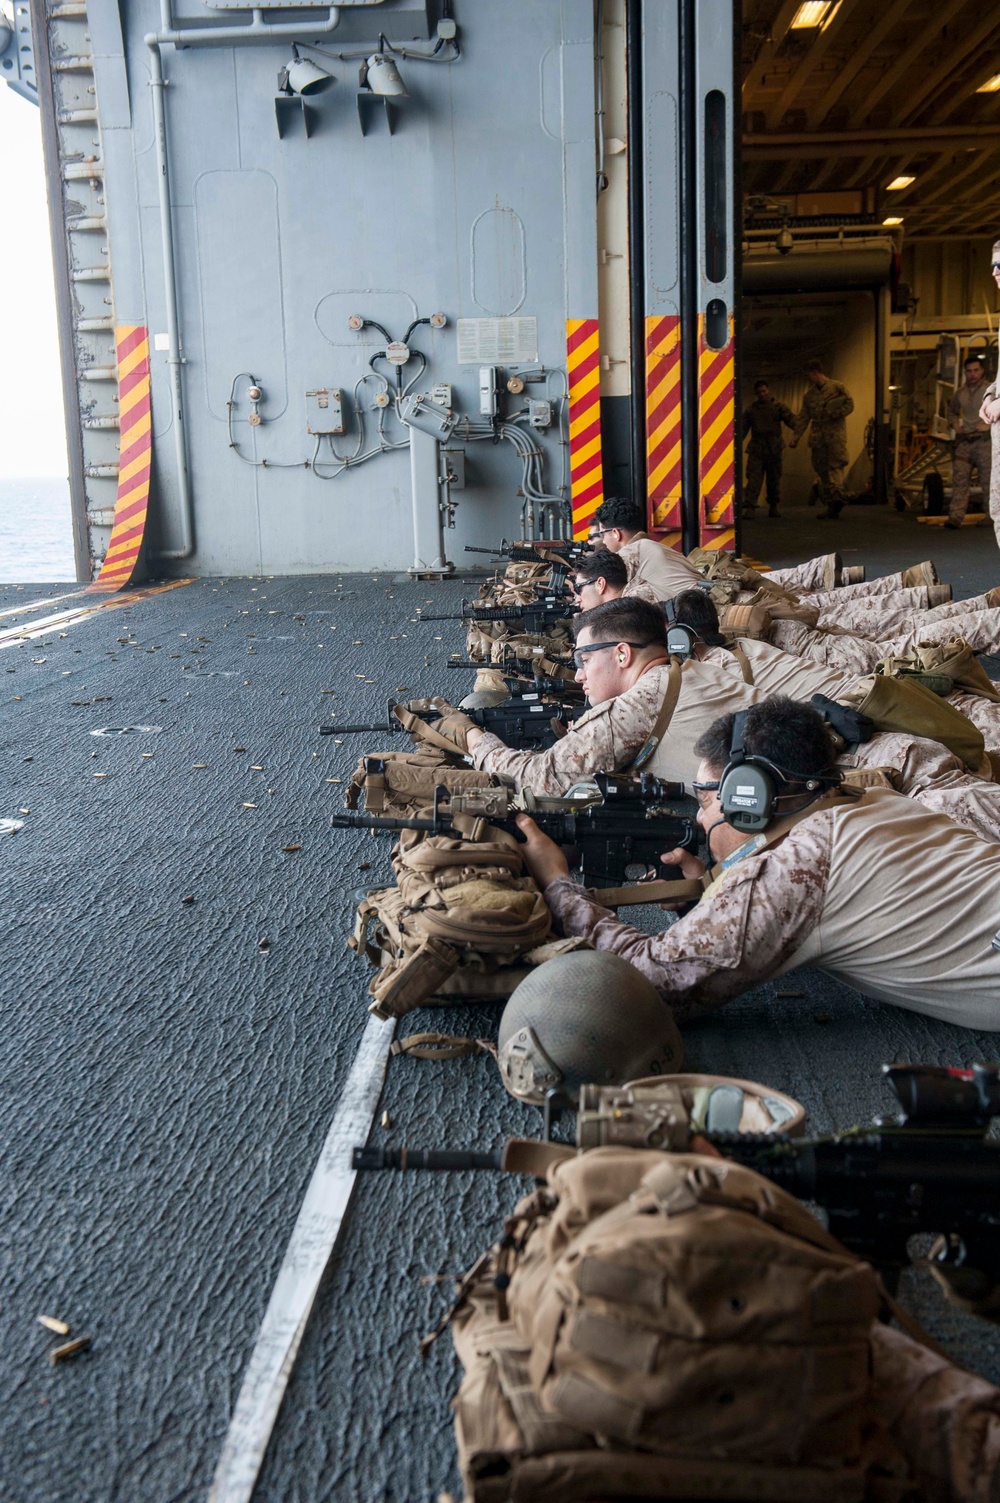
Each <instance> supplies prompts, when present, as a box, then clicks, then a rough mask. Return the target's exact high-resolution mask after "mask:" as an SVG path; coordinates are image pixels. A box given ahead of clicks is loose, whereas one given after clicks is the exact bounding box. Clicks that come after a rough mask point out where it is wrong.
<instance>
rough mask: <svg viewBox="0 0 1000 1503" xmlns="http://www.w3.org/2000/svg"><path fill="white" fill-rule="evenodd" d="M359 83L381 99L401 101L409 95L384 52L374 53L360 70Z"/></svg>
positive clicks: (392, 63) (393, 65) (393, 64)
mask: <svg viewBox="0 0 1000 1503" xmlns="http://www.w3.org/2000/svg"><path fill="white" fill-rule="evenodd" d="M361 83H362V85H363V86H365V85H367V87H368V88H369V89H370V90H371V92H372V93H373V94H379V95H381V97H382V98H383V99H401V98H406V97H407V96H408V95H409V92H410V91H409V89H408V88H407V87H406V85H405V83H404V82H403V80H402V79H401V78H400V76H399V69H398V68H397V67H396V64H395V63H394V62H393V60H392V58H391V57H386V55H385V53H384V52H375V53H373V54H372V56H371V57H370V58H368V60H367V61H366V63H365V65H364V67H363V68H362V69H361Z"/></svg>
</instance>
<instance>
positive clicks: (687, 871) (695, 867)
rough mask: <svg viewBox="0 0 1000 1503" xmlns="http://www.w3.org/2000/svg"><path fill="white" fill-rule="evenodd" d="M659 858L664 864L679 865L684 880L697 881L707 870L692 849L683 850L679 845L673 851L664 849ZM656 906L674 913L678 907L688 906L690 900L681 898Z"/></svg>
mask: <svg viewBox="0 0 1000 1503" xmlns="http://www.w3.org/2000/svg"><path fill="white" fill-rule="evenodd" d="M660 860H661V861H662V862H663V865H664V866H679V867H680V869H681V876H682V877H683V878H684V880H685V882H692V881H694V882H696V881H698V880H699V879H700V878H701V877H703V876H704V875H705V872H706V871H707V870H708V868H707V867H706V865H705V863H704V861H702V859H701V857H700V856H696V855H694V853H693V852H692V851H685V850H684V849H683V848H682V847H681V846H678V847H677V849H676V850H675V851H664V852H663V853H662V854H661V856H660ZM656 906H657V907H658V908H662V909H663V910H664V911H665V912H666V913H676V912H677V911H678V910H679V909H684V908H690V906H691V900H690V899H688V898H682V899H677V900H675V901H674V902H671V903H657V905H656Z"/></svg>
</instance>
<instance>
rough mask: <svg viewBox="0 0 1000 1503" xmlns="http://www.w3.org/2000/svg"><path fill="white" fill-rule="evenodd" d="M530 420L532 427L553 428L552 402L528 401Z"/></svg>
mask: <svg viewBox="0 0 1000 1503" xmlns="http://www.w3.org/2000/svg"><path fill="white" fill-rule="evenodd" d="M528 421H529V422H530V424H531V426H532V428H551V426H552V403H551V402H545V401H539V402H535V401H531V402H529V403H528Z"/></svg>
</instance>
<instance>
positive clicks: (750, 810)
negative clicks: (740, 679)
mask: <svg viewBox="0 0 1000 1503" xmlns="http://www.w3.org/2000/svg"><path fill="white" fill-rule="evenodd" d="M746 723H747V711H746V710H738V711H737V712H736V714H735V715H734V716H733V734H732V739H731V741H730V743H729V761H728V762H727V763H726V766H725V768H724V770H723V773H722V777H721V778H720V780H719V803H720V805H721V806H722V817H723V819H724V820H725V821H726V823H727V824H729V825H732V827H733V829H734V830H744V831H746V833H747V834H748V835H752V834H755V833H756V832H757V831H758V830H765V829H766V828H767V826H768V825H769V824H770V823H771V820H772V819H773V817H774V801H775V799H776V798H777V785H778V783H779V782H780V781H781V778H780V774H779V773H778V769H777V768H776V767H774V765H773V764H772V763H770V762H767V761H765V760H764V758H762V757H748V756H747V755H746V752H745V750H744V744H743V743H744V736H745V733H746Z"/></svg>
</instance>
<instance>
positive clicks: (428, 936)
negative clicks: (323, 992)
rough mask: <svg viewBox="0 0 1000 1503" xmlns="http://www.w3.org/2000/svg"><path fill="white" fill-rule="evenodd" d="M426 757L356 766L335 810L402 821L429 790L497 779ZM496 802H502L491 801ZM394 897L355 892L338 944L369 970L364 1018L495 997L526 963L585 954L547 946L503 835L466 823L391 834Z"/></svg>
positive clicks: (482, 823)
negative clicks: (443, 830)
mask: <svg viewBox="0 0 1000 1503" xmlns="http://www.w3.org/2000/svg"><path fill="white" fill-rule="evenodd" d="M447 761H448V759H447V757H446V756H445V755H442V754H441V753H436V752H434V751H433V749H431V748H422V749H421V751H420V752H416V753H398V752H397V753H393V752H383V753H380V754H379V756H378V757H377V758H376V757H362V758H361V760H360V762H359V764H358V767H357V769H356V770H355V772H354V774H353V775H352V777H351V780H350V783H349V785H348V790H347V805H348V807H349V808H351V809H356V808H358V806H359V803H360V804H361V805H362V806H363V808H364V810H365V812H366V813H376V814H389V815H400V816H403V817H406V816H413V815H419V814H420V813H421V812H422V811H427V812H429V811H430V809H431V807H432V804H433V800H434V796H435V789H436V788H438V787H444V788H445V789H447V790H448V791H449V792H452V793H456V794H457V793H465V794H468V793H472V792H475V791H484V792H485V791H487V790H490V789H499V779H497V778H495V777H493V776H491V775H490V774H489V773H485V772H478V771H476V770H475V769H471V768H464V767H452V766H449V765H447ZM503 802H504V803H505V802H506V794H505V793H504V794H503ZM391 861H392V868H393V871H394V872H395V875H396V885H395V887H384V888H375V889H372V890H371V891H369V892H368V893H366V894H365V896H364V898H363V899H362V901H361V903H360V904H359V906H358V910H357V919H356V923H355V927H354V933H353V934H352V935H351V937H350V938H349V939H348V941H347V943H348V946H349V948H350V949H351V950H353V951H354V953H355V954H356V955H359V956H363V957H365V958H366V959H367V960H368V961H370V963H371V964H372V966H374V967H375V974H374V976H373V977H372V979H371V982H370V984H369V987H368V991H369V994H370V995H371V997H372V998H373V1002H372V1004H371V1007H370V1009H369V1010H370V1011H371V1012H373V1013H374V1014H375V1015H376V1016H378V1017H383V1018H388V1017H403V1016H404V1015H405V1014H406V1013H408V1012H411V1011H412V1010H413V1009H414V1008H416V1007H420V1006H422V1005H423V1004H424V1003H425V1002H426V1001H427V1000H428V999H429V998H430V997H434V998H436V999H438V1000H441V1001H451V1002H459V1001H462V1000H464V999H465V998H469V997H479V998H495V999H504V998H506V997H507V996H509V994H510V992H511V991H513V989H514V987H515V986H517V984H518V982H519V981H520V980H521V979H522V978H523V977H524V976H525V975H527V973H528V970H529V969H530V968H531V967H532V966H535V965H541V964H542V963H543V962H544V961H546V960H551V959H553V958H554V957H555V956H556V955H561V954H565V953H568V952H569V951H570V950H574V949H580V948H583V947H587V942H586V941H585V940H580V939H558V938H557V937H556V936H554V935H553V933H552V915H551V913H550V911H549V908H548V905H547V903H546V902H545V899H544V897H543V896H542V894H541V891H540V890H539V888H538V886H537V885H536V883H535V882H534V881H533V880H532V878H531V877H529V876H528V875H527V872H526V870H525V866H524V859H523V857H522V855H521V851H520V847H519V845H518V843H517V841H516V840H515V839H514V838H513V836H511V835H508V834H507V832H506V831H504V830H499V829H496V828H495V827H494V826H492V825H490V824H489V823H488V821H487V820H485V819H474V818H470V819H469V821H468V824H467V828H466V830H465V832H464V834H463V833H462V832H461V831H455V832H451V833H448V834H442V835H433V834H427V833H425V832H423V831H419V830H403V831H402V832H401V833H400V840H399V843H398V844H397V845H396V846H395V847H394V849H393V852H392V856H391Z"/></svg>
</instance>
